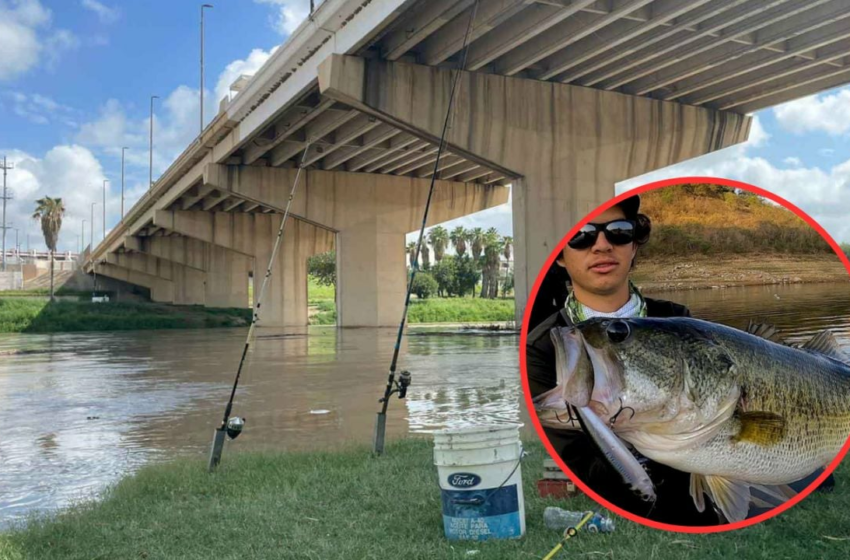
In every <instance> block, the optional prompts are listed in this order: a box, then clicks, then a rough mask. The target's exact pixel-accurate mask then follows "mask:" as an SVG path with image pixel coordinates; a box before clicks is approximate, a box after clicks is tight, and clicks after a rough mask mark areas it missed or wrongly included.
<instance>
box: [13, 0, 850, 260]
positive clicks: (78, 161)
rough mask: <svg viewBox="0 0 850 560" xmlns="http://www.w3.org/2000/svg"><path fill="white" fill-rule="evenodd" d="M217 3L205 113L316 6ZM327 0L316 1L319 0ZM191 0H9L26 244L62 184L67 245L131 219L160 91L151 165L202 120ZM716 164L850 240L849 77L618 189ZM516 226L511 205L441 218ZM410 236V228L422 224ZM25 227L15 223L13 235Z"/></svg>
mask: <svg viewBox="0 0 850 560" xmlns="http://www.w3.org/2000/svg"><path fill="white" fill-rule="evenodd" d="M210 3H212V4H214V6H215V7H214V8H213V9H209V10H207V11H206V19H205V24H206V51H205V59H206V60H205V67H206V79H205V88H204V107H205V108H204V117H205V120H206V121H207V122H208V121H210V120H211V119H212V118H213V117H214V116H215V114H216V113H217V107H218V102H219V100H220V99H222V97H224V96H226V95H228V90H229V85H230V84H231V83H233V81H234V80H235V79H236V78H237V77H238V76H239V75H240V74H253V73H254V72H256V71H257V69H259V68H260V66H261V65H262V64H263V63H264V62H265V61H266V60H267V59H268V57H269V56H270V54H271V53H272V52H273V50H274V49H275V48H277V47H278V46H279V45H280V44H281V43H283V41H284V40H285V39H286V37H287V36H288V35H289V33H291V32H292V31H293V30H294V29H295V28H296V27H297V26H298V24H299V23H300V22H301V21H302V20H303V19H304V17H306V15H307V11H308V7H309V0H211V1H210ZM318 3H319V2H317V4H318ZM200 4H201V2H195V1H189V0H145V1H144V2H139V1H123V2H119V1H117V0H53V1H49V0H0V52H2V53H3V55H2V56H0V157H2V156H3V155H5V156H7V158H8V162H9V163H10V164H12V165H13V166H14V168H13V169H12V170H10V171H9V172H8V177H7V184H8V187H9V191H10V193H11V196H12V197H13V198H12V200H10V201H8V208H7V222H8V223H9V225H10V226H11V227H13V228H18V229H19V243H20V245H21V246H22V248H23V249H26V248H27V234H29V246H30V248H35V249H44V240H43V238H42V236H41V232H40V227H39V225H38V223H37V222H35V221H33V220H32V219H31V218H30V216H31V214H32V211H33V208H34V201H35V200H36V199H38V198H40V197H42V196H45V195H47V196H53V197H61V198H62V199H63V200H64V201H65V206H66V216H65V219H64V223H63V228H62V232H61V234H60V243H59V249H60V250H77V248H78V247H79V242H80V237H79V236H80V232H81V222H82V220H87V223H86V225H85V227H86V233H85V238H86V244H87V243H88V239H89V238H90V235H91V233H92V232H91V227H90V223H88V221H89V220H90V215H91V203H92V202H96V203H97V205H96V206H95V208H94V225H95V231H94V232H93V233H94V241H95V243H97V242H98V241H99V240H100V239H101V238H102V235H103V233H102V232H103V220H102V218H101V212H102V207H101V200H102V196H103V194H102V193H103V181H104V179H106V180H108V181H109V183H108V184H107V203H106V207H107V219H106V226H107V227H106V229H107V232H108V231H109V227H110V226H113V225H114V224H115V223H116V222H117V221H118V219H119V218H120V191H121V148H122V147H127V148H128V150H127V151H126V166H125V208H129V207H130V206H132V204H133V203H134V202H135V201H136V200H137V199H138V198H139V196H141V195H142V193H144V191H145V189H146V188H147V183H148V129H149V123H150V121H149V112H150V96H151V95H157V96H159V98H160V99H158V100H156V102H155V117H154V130H155V132H154V136H155V140H154V158H153V159H154V171H153V174H154V178H156V177H157V176H159V175H160V174H161V173H162V172H163V171H164V170H165V169H166V168H167V167H168V165H169V164H170V163H171V162H172V161H173V160H174V158H176V157H177V156H178V155H179V154H180V153H181V152H182V151H183V149H184V148H185V147H186V146H187V145H188V144H189V143H190V142H191V141H192V140H194V138H195V137H196V135H197V134H198V131H199V118H200V115H199V97H200V95H199V81H200V76H199V11H200ZM683 175H714V176H723V177H729V178H732V179H738V180H741V181H745V182H748V183H752V184H755V185H757V186H760V187H763V188H765V189H768V190H771V191H773V192H775V193H777V194H779V195H780V196H782V197H784V198H787V199H788V200H790V201H791V202H793V203H795V204H797V205H798V206H800V207H801V208H802V209H803V210H804V211H806V212H808V213H809V214H810V215H812V216H813V217H814V218H815V219H816V220H818V221H819V222H820V223H821V224H822V225H823V226H824V227H825V228H826V230H827V231H828V232H829V233H830V234H831V235H833V236H834V237H835V238H836V239H837V240H839V241H845V242H850V220H848V219H847V217H848V216H850V197H848V196H847V195H848V191H850V87H847V88H839V89H836V90H832V91H829V92H825V93H822V94H819V95H817V96H812V97H808V98H805V99H800V100H797V101H794V102H791V103H787V104H784V105H780V106H778V107H774V108H771V109H767V110H765V111H761V112H759V113H757V114H756V115H755V119H754V122H753V128H752V131H751V134H750V140H749V141H748V142H747V143H746V144H742V145H738V146H733V147H731V148H727V149H725V150H721V151H718V152H715V153H712V154H709V155H706V156H703V157H701V158H697V159H694V160H690V161H688V162H684V163H681V164H678V165H675V166H671V167H668V168H665V169H662V170H658V171H655V172H653V173H650V174H648V175H645V176H642V177H638V178H634V179H630V180H628V181H626V182H624V183H621V184H619V185H617V192H618V193H619V192H622V191H623V190H626V189H628V188H633V187H637V186H639V185H642V184H645V183H646V182H649V181H652V180H657V179H660V178H668V177H676V176H683ZM443 225H444V226H445V227H447V228H451V227H454V226H456V225H463V226H464V227H483V228H485V229H486V228H489V227H496V228H497V229H498V230H499V231H500V233H502V234H503V235H509V234H510V233H511V208H510V206H509V205H505V206H502V207H499V208H494V209H491V210H487V211H484V212H479V213H477V214H474V215H471V216H467V217H465V218H461V219H459V220H454V221H452V222H448V223H446V224H443ZM411 238H412V236H411ZM14 243H15V231H14V230H9V233H8V234H7V239H6V244H7V247H11V246H13V245H14Z"/></svg>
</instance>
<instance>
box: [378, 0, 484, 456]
mask: <svg viewBox="0 0 850 560" xmlns="http://www.w3.org/2000/svg"><path fill="white" fill-rule="evenodd" d="M479 2H480V0H475V5H474V6H473V8H472V12H471V13H470V14H469V22H468V23H467V24H466V33H465V34H464V36H463V45H462V47H461V49H462V50H463V55H462V58H461V64H460V67H459V68H458V70H457V71H456V72H455V75H454V78H453V80H452V89H451V93H450V94H449V104H448V108H447V109H446V119H445V121H444V122H443V131H442V133H441V134H440V144H439V147H438V148H437V160H436V161H435V162H434V172H433V173H432V174H431V186H430V187H429V189H428V200H427V201H426V202H425V212H423V214H422V226H421V227H420V228H419V240H418V241H417V242H416V253H415V255H414V257H413V265H412V267H411V271H410V279H409V280H408V282H407V294H406V295H405V297H404V311H403V312H402V314H401V322H400V323H399V325H398V336H397V337H396V342H395V347H394V348H393V358H392V361H391V362H390V372H389V375H388V376H387V386H386V388H385V389H384V396H383V397H382V398H381V399H379V400H378V402H379V403H380V404H381V410H380V411H379V412H378V417H377V418H376V420H375V433H374V436H373V438H372V452H373V453H375V454H376V455H381V454H382V453H383V452H384V438H385V436H386V431H387V407H388V406H389V404H390V397H391V396H392V395H393V394H394V393H398V398H400V399H403V398H404V397H406V396H407V388H408V387H409V386H410V381H411V375H410V372H409V371H402V372H400V373H399V377H398V380H396V378H395V373H396V368H397V367H398V354H399V351H400V349H401V341H402V338H404V324H405V322H406V321H407V311H408V309H409V308H410V294H411V292H412V291H413V281H414V280H415V279H416V272H417V270H419V254H420V252H421V251H422V240H423V239H424V237H425V224H426V223H427V221H428V212H429V211H430V210H431V199H432V197H433V195H434V186H435V185H436V183H437V174H438V172H439V170H440V158H441V157H442V155H443V149H444V148H445V145H446V133H447V132H448V129H449V123H450V121H451V116H452V109H453V107H454V100H455V91H456V90H457V84H458V82H459V81H460V75H461V73H463V71H464V70H465V69H466V58H467V54H468V53H469V37H470V35H471V33H472V24H473V22H474V21H475V15H476V14H477V13H478V4H479Z"/></svg>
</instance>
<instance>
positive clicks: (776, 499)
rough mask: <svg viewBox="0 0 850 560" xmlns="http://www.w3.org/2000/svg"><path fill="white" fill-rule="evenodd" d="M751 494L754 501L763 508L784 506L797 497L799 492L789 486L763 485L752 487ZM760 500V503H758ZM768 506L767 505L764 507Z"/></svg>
mask: <svg viewBox="0 0 850 560" xmlns="http://www.w3.org/2000/svg"><path fill="white" fill-rule="evenodd" d="M750 494H751V495H752V501H753V503H754V504H756V505H760V506H761V507H771V508H772V507H777V506H780V505H782V504H784V503H785V502H786V501H788V500H790V499H791V498H793V497H794V496H796V495H797V491H796V490H794V489H793V488H791V487H790V486H788V485H787V484H779V485H774V486H767V485H763V484H753V485H752V486H750ZM756 500H758V502H757V501H756ZM762 504H766V505H762Z"/></svg>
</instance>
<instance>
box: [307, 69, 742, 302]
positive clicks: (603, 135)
mask: <svg viewBox="0 0 850 560" xmlns="http://www.w3.org/2000/svg"><path fill="white" fill-rule="evenodd" d="M453 75H454V73H453V72H452V71H449V70H444V69H438V68H432V67H426V66H418V65H412V64H403V63H388V62H382V61H376V60H364V59H360V58H354V57H342V56H334V57H331V58H329V59H328V60H326V61H325V62H324V63H323V64H322V66H321V67H320V74H319V84H320V87H321V90H322V94H323V95H326V96H328V97H333V98H335V99H338V100H340V101H343V102H345V103H347V104H348V105H350V106H352V107H355V108H357V109H358V110H360V111H362V112H366V113H371V114H373V115H375V116H376V117H378V118H380V119H382V120H384V121H385V122H388V123H390V124H392V125H393V126H397V127H399V128H401V129H403V130H405V131H407V132H409V133H411V134H415V135H417V136H420V137H425V138H439V134H440V132H441V130H442V122H443V119H444V118H445V114H446V110H447V104H448V95H447V94H446V92H448V91H449V90H450V85H451V80H452V78H453ZM458 92H460V96H459V97H458V98H457V99H456V101H455V102H456V103H457V108H456V112H455V117H454V121H453V124H452V127H451V129H450V130H449V132H448V135H447V139H446V141H447V144H448V146H447V149H448V150H450V151H451V152H452V153H456V154H458V155H462V156H463V157H465V158H466V159H468V160H471V161H474V162H476V163H481V164H483V166H485V167H489V168H490V169H494V170H497V173H501V170H506V171H507V173H505V176H506V177H511V176H514V177H516V176H520V177H521V179H519V180H516V181H514V184H513V186H514V189H513V218H514V241H515V244H516V248H517V250H516V286H517V312H518V317H519V316H521V315H520V314H521V312H522V311H523V308H524V298H525V295H526V294H527V290H528V289H529V287H530V286H531V285H532V283H533V281H534V279H535V278H536V276H537V274H538V272H539V271H540V268H541V266H542V265H543V263H544V262H545V260H546V258H547V257H548V256H549V254H550V252H551V250H552V249H553V248H554V247H555V245H556V244H557V243H558V242H559V241H560V240H561V238H562V237H563V236H564V235H565V234H566V233H567V231H569V229H570V228H571V227H572V226H573V225H574V224H575V223H576V222H577V221H578V220H580V219H581V218H582V217H584V215H586V214H587V213H588V212H589V211H590V210H592V209H594V208H595V207H596V206H598V205H599V204H601V203H603V202H605V201H606V200H608V199H609V198H611V197H612V196H613V194H614V184H615V183H617V182H618V181H622V180H624V179H627V178H629V177H634V176H637V175H641V174H643V173H647V172H649V171H652V170H654V169H658V168H661V167H665V166H668V165H672V164H674V163H677V162H680V161H683V160H686V159H689V158H692V157H696V156H699V155H702V154H705V153H708V152H711V151H714V150H717V149H720V148H724V147H727V146H730V145H733V144H735V143H738V142H742V141H744V140H745V139H746V138H747V134H748V132H749V125H750V119H749V118H748V117H745V116H743V115H740V114H737V113H730V112H721V111H715V110H709V109H704V108H699V107H690V106H686V105H681V104H677V103H670V102H663V101H658V100H653V99H646V98H641V97H634V96H628V95H622V94H619V93H613V92H605V91H600V90H595V89H589V88H581V87H576V86H571V85H566V84H552V83H551V82H541V81H537V80H527V79H518V78H509V77H504V76H497V75H488V74H482V73H473V72H467V73H464V74H462V75H461V77H460V83H459V85H458ZM421 107H429V110H428V111H422V110H421V109H420V108H421ZM587 131H593V133H592V134H588V133H587ZM493 139H499V140H498V141H497V142H494V141H493ZM488 178H489V176H488ZM493 180H498V179H496V178H495V177H494V178H493Z"/></svg>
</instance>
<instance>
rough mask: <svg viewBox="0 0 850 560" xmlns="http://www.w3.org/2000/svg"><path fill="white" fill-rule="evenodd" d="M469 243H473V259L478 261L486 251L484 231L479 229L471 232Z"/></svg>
mask: <svg viewBox="0 0 850 560" xmlns="http://www.w3.org/2000/svg"><path fill="white" fill-rule="evenodd" d="M469 241H470V243H472V258H473V259H475V260H476V261H477V260H478V258H479V257H480V256H481V251H483V250H484V230H483V229H481V228H480V227H477V228H475V229H473V230H472V231H470V232H469Z"/></svg>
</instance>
